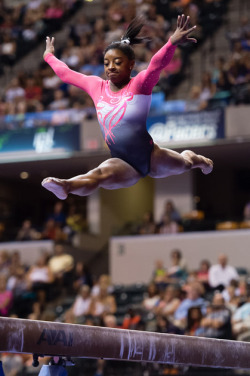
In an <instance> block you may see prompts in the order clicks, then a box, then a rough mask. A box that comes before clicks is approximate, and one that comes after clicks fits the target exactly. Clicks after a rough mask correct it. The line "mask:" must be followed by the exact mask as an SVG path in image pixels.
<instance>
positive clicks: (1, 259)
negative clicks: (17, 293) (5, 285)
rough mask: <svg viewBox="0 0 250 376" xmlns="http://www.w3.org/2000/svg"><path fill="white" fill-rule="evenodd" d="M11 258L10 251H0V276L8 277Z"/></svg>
mask: <svg viewBox="0 0 250 376" xmlns="http://www.w3.org/2000/svg"><path fill="white" fill-rule="evenodd" d="M10 264H11V260H10V256H9V253H8V251H6V250H5V249H2V250H0V274H1V275H5V276H8V275H9V269H10Z"/></svg>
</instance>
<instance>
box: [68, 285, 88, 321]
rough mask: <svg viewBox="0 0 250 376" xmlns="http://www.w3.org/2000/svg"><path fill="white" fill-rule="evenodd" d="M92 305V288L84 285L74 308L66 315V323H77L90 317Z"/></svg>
mask: <svg viewBox="0 0 250 376" xmlns="http://www.w3.org/2000/svg"><path fill="white" fill-rule="evenodd" d="M90 303H91V296H90V287H89V286H88V285H82V286H81V287H80V289H79V293H78V295H77V296H76V298H75V301H74V303H73V305H72V307H71V308H70V309H69V310H68V311H67V312H66V313H65V319H64V321H65V322H68V323H69V322H71V323H77V319H79V318H80V319H81V318H82V316H83V317H84V316H87V315H89V313H90Z"/></svg>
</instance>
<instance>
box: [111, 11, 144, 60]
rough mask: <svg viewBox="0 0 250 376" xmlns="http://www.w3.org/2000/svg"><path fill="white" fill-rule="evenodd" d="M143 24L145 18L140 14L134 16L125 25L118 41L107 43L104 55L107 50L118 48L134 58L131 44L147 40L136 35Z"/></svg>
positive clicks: (131, 58) (130, 57)
mask: <svg viewBox="0 0 250 376" xmlns="http://www.w3.org/2000/svg"><path fill="white" fill-rule="evenodd" d="M144 25H145V19H144V17H142V16H139V17H135V18H134V19H133V20H132V21H131V22H130V24H129V25H128V27H127V30H126V32H125V34H124V35H123V36H122V38H121V40H120V41H118V42H112V43H111V44H109V45H108V46H107V47H106V48H105V50H104V55H105V54H106V52H107V51H109V50H112V49H118V50H120V51H122V52H123V53H124V55H126V56H127V57H128V58H129V59H130V60H135V53H134V50H133V48H132V47H131V46H133V45H134V44H140V43H143V42H144V41H148V40H149V38H147V37H138V36H137V35H138V34H139V33H140V31H141V29H142V27H143V26H144Z"/></svg>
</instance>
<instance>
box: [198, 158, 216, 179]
mask: <svg viewBox="0 0 250 376" xmlns="http://www.w3.org/2000/svg"><path fill="white" fill-rule="evenodd" d="M203 158H204V160H205V165H206V167H204V168H202V169H201V171H202V172H203V174H205V175H208V174H210V172H212V171H213V168H214V162H213V161H212V160H211V159H209V158H205V157H203Z"/></svg>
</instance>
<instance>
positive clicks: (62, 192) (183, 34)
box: [42, 15, 213, 200]
mask: <svg viewBox="0 0 250 376" xmlns="http://www.w3.org/2000/svg"><path fill="white" fill-rule="evenodd" d="M142 27H143V21H142V19H141V18H135V19H134V20H133V21H132V22H131V23H130V25H129V26H128V28H127V30H126V32H125V34H124V36H123V37H122V39H121V40H120V41H118V42H113V43H111V44H110V45H109V46H107V47H106V49H105V51H104V70H105V74H106V77H107V80H103V79H102V78H100V77H97V76H86V75H84V74H81V73H78V72H75V71H73V70H71V69H70V68H69V67H68V66H67V65H66V64H65V63H63V62H62V61H60V60H58V59H57V58H56V57H55V56H54V38H51V39H50V38H49V37H47V38H46V50H45V52H44V59H45V61H46V62H47V63H48V64H49V65H50V66H51V68H52V69H53V70H54V72H55V73H56V75H57V76H58V77H60V79H61V80H62V81H64V82H65V83H67V84H71V85H75V86H77V87H78V88H80V89H82V90H84V91H86V92H87V93H88V94H89V95H90V96H91V98H92V99H93V101H94V104H95V107H96V112H97V117H98V121H99V124H100V127H101V130H102V134H103V137H104V139H105V142H106V144H107V145H108V147H109V150H110V153H111V158H109V159H107V160H106V161H104V162H103V163H101V164H100V165H99V166H98V167H96V168H94V169H93V170H91V171H89V172H88V173H86V174H83V175H78V176H75V177H73V178H71V179H58V178H55V177H48V178H46V179H44V180H43V182H42V185H43V187H44V188H46V189H48V190H49V191H51V192H53V193H54V194H55V195H56V196H57V197H58V198H59V199H61V200H64V199H66V198H67V196H68V194H69V193H71V194H75V195H78V196H87V195H90V194H91V193H92V192H94V191H95V190H96V189H98V188H100V187H102V188H105V189H118V188H125V187H130V186H132V185H134V184H136V183H137V182H138V180H140V179H141V178H142V177H145V176H146V175H149V176H151V177H152V178H165V177H168V176H171V175H179V174H182V173H183V172H186V171H188V170H190V169H194V168H200V169H201V171H202V172H203V173H204V174H209V173H210V172H211V171H212V169H213V162H212V161H211V159H208V158H205V157H203V156H202V155H197V154H195V153H194V152H192V151H190V150H185V151H183V152H182V153H177V152H176V151H173V150H170V149H165V148H161V147H159V146H158V145H157V144H156V143H155V142H154V141H153V139H152V137H151V136H150V134H149V133H148V132H147V128H146V120H147V116H148V112H149V108H150V103H151V94H152V90H153V87H154V86H155V85H156V84H157V82H158V80H159V77H160V73H161V71H162V69H164V68H165V67H166V66H167V65H168V63H169V62H170V60H171V59H172V57H173V54H174V52H175V49H176V46H177V45H179V44H182V43H185V42H194V43H196V39H194V38H191V37H189V35H190V33H192V32H193V31H194V29H195V26H193V27H190V26H189V17H185V16H184V15H182V16H178V19H177V27H176V30H175V32H174V34H173V35H172V36H171V37H170V39H169V41H168V42H167V43H166V44H165V45H164V46H163V47H162V48H161V49H160V50H159V51H158V52H157V53H156V54H155V55H154V56H153V57H152V59H151V61H150V63H149V65H148V67H147V69H145V70H143V71H141V72H140V73H138V74H137V76H135V77H133V78H131V76H130V75H131V71H132V69H133V67H134V64H135V53H134V50H133V48H132V46H133V45H134V44H138V43H141V42H143V40H145V38H144V37H139V36H138V34H139V33H140V31H141V29H142Z"/></svg>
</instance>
